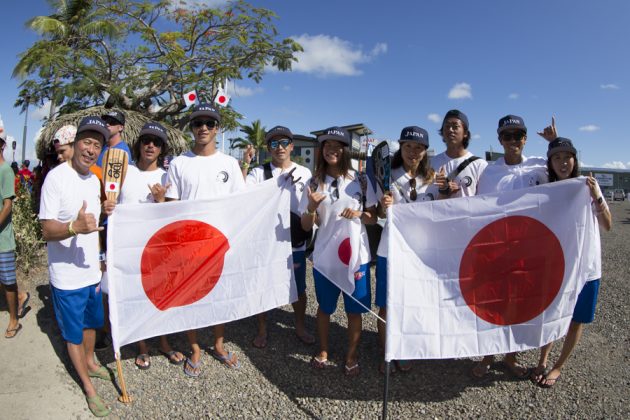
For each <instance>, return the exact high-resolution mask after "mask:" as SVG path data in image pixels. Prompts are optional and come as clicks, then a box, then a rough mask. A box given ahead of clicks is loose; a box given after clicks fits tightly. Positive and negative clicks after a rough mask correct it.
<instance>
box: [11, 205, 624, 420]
mask: <svg viewBox="0 0 630 420" xmlns="http://www.w3.org/2000/svg"><path fill="white" fill-rule="evenodd" d="M611 208H612V212H613V220H614V226H613V230H612V231H611V232H609V233H603V234H602V243H603V273H604V274H603V281H602V286H601V289H600V300H599V305H598V310H597V314H596V320H595V322H594V323H593V324H591V325H589V326H588V327H587V328H586V329H585V333H584V336H583V337H582V341H581V343H580V344H579V345H578V347H577V348H576V350H575V351H574V354H573V356H572V358H571V359H570V361H569V362H568V364H567V365H566V366H565V368H564V370H563V374H562V377H561V380H560V381H558V383H557V385H556V386H554V387H553V388H551V389H541V388H539V387H536V386H534V385H533V384H532V383H531V382H529V381H518V380H514V379H513V378H511V376H510V375H509V374H507V373H506V372H505V371H504V369H503V368H502V366H501V365H500V364H499V363H497V364H495V366H493V369H492V371H491V373H490V374H489V375H487V376H486V378H484V379H482V380H478V379H473V378H472V377H471V376H470V375H469V371H470V369H471V368H472V366H473V361H472V360H470V359H461V360H427V361H414V362H413V370H412V371H411V372H409V373H405V374H402V373H395V374H393V375H392V376H391V378H390V391H389V398H390V403H389V414H390V417H391V418H450V417H458V418H479V417H481V418H542V417H545V418H589V419H590V418H630V405H629V403H628V402H629V401H630V363H629V362H630V360H629V359H630V338H629V337H630V334H629V330H628V325H629V324H630V309H629V306H628V302H629V301H630V285H629V283H628V279H629V276H628V274H629V269H628V265H629V263H628V259H627V258H628V255H630V202H623V203H611ZM309 271H310V270H309ZM21 278H24V277H23V276H21ZM307 283H308V289H307V293H308V296H309V305H308V309H307V325H308V327H309V328H310V330H311V331H312V332H313V333H315V312H316V303H315V296H314V290H313V287H312V277H311V276H310V274H309V278H308V282H307ZM372 283H374V280H373V281H372ZM22 284H23V285H24V286H26V288H27V289H28V290H30V291H31V293H32V292H33V291H36V293H35V295H37V296H39V299H32V303H31V306H32V310H33V312H35V313H37V317H38V324H39V326H40V327H41V329H42V330H44V331H45V332H47V333H48V335H49V336H50V339H51V341H53V344H54V347H55V349H56V350H57V353H58V355H59V357H60V358H61V359H62V360H63V362H64V363H65V364H66V366H69V361H68V358H67V355H66V353H65V351H64V349H63V345H62V343H61V341H60V337H59V335H58V332H57V331H56V324H55V322H54V320H53V319H52V309H51V303H50V297H49V291H48V287H47V284H48V280H47V275H46V272H45V269H44V268H39V269H37V270H34V271H33V272H31V274H30V275H29V277H28V279H26V280H25V281H23V282H22ZM341 306H342V305H341V304H340V307H341ZM42 307H43V309H44V310H43V311H40V309H41V308H42ZM46 314H48V315H49V316H48V317H47V316H46ZM268 322H269V326H270V336H269V345H268V347H267V348H266V349H263V350H259V349H255V348H253V347H252V346H251V340H252V339H253V337H254V335H255V332H256V323H255V320H254V318H250V319H245V320H241V321H236V322H233V323H231V324H229V325H228V326H227V331H226V338H227V340H228V341H227V342H226V347H227V348H228V349H229V350H232V351H236V352H237V354H238V356H239V358H240V360H241V364H242V367H241V369H240V370H229V369H227V368H225V367H223V366H222V365H220V364H219V362H217V361H215V360H214V359H213V358H212V357H211V356H210V355H209V353H205V354H204V355H203V359H202V360H203V374H202V376H201V377H199V378H197V379H191V378H188V377H186V376H184V374H183V372H182V368H181V366H173V365H170V364H169V363H168V361H167V360H166V358H165V357H163V356H161V355H159V353H158V352H157V350H156V349H157V340H150V341H149V343H150V346H151V349H152V353H151V355H152V358H151V362H152V366H151V368H150V369H149V370H146V371H141V370H138V369H137V368H135V366H134V364H133V362H134V357H135V348H134V347H133V346H126V347H125V348H123V369H124V373H125V380H126V384H127V389H128V390H129V393H130V395H131V396H132V398H133V399H134V402H133V403H132V404H130V405H124V404H122V403H119V402H117V401H116V399H117V397H118V390H117V388H115V387H114V386H112V384H111V383H109V382H103V381H95V384H96V386H97V389H98V391H99V393H100V394H101V395H102V396H103V397H104V398H105V399H106V400H107V401H108V402H109V403H110V405H111V406H112V408H113V410H112V414H111V415H110V418H126V419H127V418H129V419H132V418H133V419H161V418H343V419H346V418H378V417H380V415H381V410H382V398H383V376H382V375H380V374H379V373H378V363H379V361H378V350H377V349H378V346H377V334H376V320H375V318H374V317H373V316H371V315H366V316H364V334H363V336H362V340H361V347H360V354H361V356H360V363H361V367H362V372H361V375H360V376H358V377H355V378H346V377H344V376H343V374H342V370H341V368H342V366H343V356H344V349H345V343H346V336H345V333H346V330H345V326H346V322H345V316H344V315H343V313H341V312H340V311H339V310H338V311H337V313H336V314H335V315H334V316H333V317H332V324H331V331H330V342H331V356H332V360H334V361H335V362H336V363H337V367H338V368H337V369H330V370H327V371H323V372H320V371H314V370H313V369H312V368H310V367H309V364H308V362H309V360H310V358H311V356H312V355H313V354H314V352H315V349H316V347H315V346H307V345H304V344H302V343H301V342H300V341H298V340H297V339H296V337H295V335H294V330H293V313H292V309H291V307H290V306H287V307H283V308H279V309H276V310H274V311H272V312H271V313H270V314H269V318H268ZM200 341H201V345H202V348H204V349H208V351H209V348H210V345H211V343H212V332H211V329H210V328H208V329H204V330H203V331H202V332H201V333H200ZM171 343H172V344H173V346H174V347H175V348H177V349H182V350H185V349H186V348H187V347H186V341H185V337H184V335H183V334H176V335H174V336H172V337H171ZM560 347H561V346H560V343H558V345H556V346H555V348H554V351H553V352H552V355H551V360H555V358H557V356H558V354H559V350H560ZM537 357H538V352H537V351H528V352H524V353H522V354H521V355H520V360H522V361H523V363H526V364H528V365H530V366H534V365H535V363H536V361H537ZM98 358H99V360H100V362H101V363H103V364H106V365H107V366H108V367H110V368H112V369H114V370H115V366H116V365H115V363H114V361H113V355H112V354H111V351H106V352H103V353H101V354H98ZM63 381H64V384H65V385H66V386H73V387H76V386H77V385H76V384H75V383H74V382H73V381H76V376H75V375H74V374H72V376H71V375H68V374H63ZM76 390H77V393H78V392H80V391H79V388H78V387H77V388H76Z"/></svg>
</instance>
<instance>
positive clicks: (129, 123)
mask: <svg viewBox="0 0 630 420" xmlns="http://www.w3.org/2000/svg"><path fill="white" fill-rule="evenodd" d="M111 110H112V108H105V107H103V106H94V107H91V108H87V109H84V110H81V111H78V112H74V113H72V114H66V115H62V116H60V117H58V118H57V119H55V120H54V121H51V122H49V123H48V124H46V126H45V127H44V129H43V130H42V132H41V134H40V136H39V138H38V139H37V142H36V143H35V151H36V152H37V157H38V158H39V159H43V158H44V155H45V154H46V149H47V148H48V147H49V146H50V145H51V143H52V137H53V136H54V135H55V132H56V131H57V130H58V129H59V128H61V127H62V126H64V125H66V124H74V125H75V126H78V125H79V122H80V121H81V119H82V118H83V117H86V116H88V115H103V114H106V113H107V112H109V111H111ZM122 112H123V113H124V114H125V131H123V140H124V141H125V142H126V143H127V144H128V145H129V147H130V148H131V147H132V146H133V144H134V143H135V142H136V141H137V140H138V134H140V129H141V128H142V126H143V125H144V124H146V123H147V122H149V121H151V120H150V119H149V118H148V117H146V116H144V115H142V114H141V113H139V112H135V111H127V110H122ZM160 124H162V125H163V126H164V127H165V128H166V131H167V134H168V146H169V150H170V153H169V154H170V155H173V156H177V155H179V154H181V153H182V152H184V151H186V150H188V149H189V148H190V145H191V138H190V137H189V136H187V135H186V134H184V132H183V131H180V130H178V129H176V128H173V127H171V126H169V125H166V124H164V123H162V122H160Z"/></svg>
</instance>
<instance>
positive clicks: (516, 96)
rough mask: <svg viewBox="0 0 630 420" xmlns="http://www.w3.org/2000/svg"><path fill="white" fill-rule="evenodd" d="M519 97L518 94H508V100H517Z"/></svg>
mask: <svg viewBox="0 0 630 420" xmlns="http://www.w3.org/2000/svg"><path fill="white" fill-rule="evenodd" d="M519 96H520V95H519V94H518V93H510V94H509V95H508V99H518V97H519Z"/></svg>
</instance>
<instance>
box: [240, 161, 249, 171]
mask: <svg viewBox="0 0 630 420" xmlns="http://www.w3.org/2000/svg"><path fill="white" fill-rule="evenodd" d="M241 169H249V163H247V162H245V161H242V162H241Z"/></svg>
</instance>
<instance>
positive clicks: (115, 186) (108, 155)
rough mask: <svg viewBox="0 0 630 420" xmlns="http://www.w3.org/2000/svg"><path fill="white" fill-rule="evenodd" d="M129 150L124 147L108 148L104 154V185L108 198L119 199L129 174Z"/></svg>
mask: <svg viewBox="0 0 630 420" xmlns="http://www.w3.org/2000/svg"><path fill="white" fill-rule="evenodd" d="M128 160H129V159H128V157H127V152H126V151H124V150H122V149H107V151H106V152H105V156H103V187H104V189H105V195H106V196H107V199H108V200H113V201H115V202H117V201H118V195H119V194H120V188H121V187H122V184H123V182H124V181H125V176H126V175H127V166H128V164H129V162H128Z"/></svg>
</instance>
